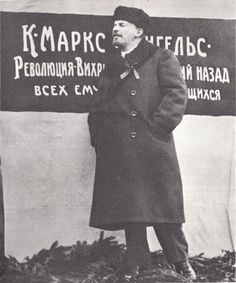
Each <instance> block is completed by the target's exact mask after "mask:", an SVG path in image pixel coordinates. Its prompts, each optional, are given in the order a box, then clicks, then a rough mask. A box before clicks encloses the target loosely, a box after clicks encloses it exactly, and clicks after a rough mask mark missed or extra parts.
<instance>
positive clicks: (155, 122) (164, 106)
mask: <svg viewBox="0 0 236 283" xmlns="http://www.w3.org/2000/svg"><path fill="white" fill-rule="evenodd" d="M158 79H159V84H160V88H161V93H162V95H163V98H162V101H161V103H160V105H159V107H158V109H157V110H156V111H155V112H154V114H153V117H152V126H153V127H154V128H155V130H156V132H157V133H159V134H160V135H161V136H166V135H168V134H170V133H171V132H172V131H173V130H174V129H175V127H176V126H177V125H178V124H179V123H180V122H181V120H182V118H183V115H184V112H185V109H186V104H187V98H188V96H187V87H186V83H185V81H184V79H183V76H182V73H181V68H180V64H179V61H178V59H177V58H176V56H175V55H174V53H173V52H172V51H170V50H164V54H163V56H162V57H161V58H160V62H159V68H158Z"/></svg>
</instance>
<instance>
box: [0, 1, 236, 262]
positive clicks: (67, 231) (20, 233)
mask: <svg viewBox="0 0 236 283" xmlns="http://www.w3.org/2000/svg"><path fill="white" fill-rule="evenodd" d="M116 2H117V1H109V0H100V1H95V0H93V1H91V0H90V1H88V0H87V1H86V0H80V1H75V0H74V1H71V0H70V1H68V0H67V1H65V0H61V1H54V0H53V1H42V0H41V1H39V0H35V1H0V4H1V10H2V11H12V12H44V13H45V12H50V13H73V14H74V13H77V14H95V15H103V14H104V15H111V14H112V13H113V11H114V8H115V7H116V6H117V4H116ZM206 2H207V3H206ZM58 3H60V4H58ZM78 3H79V4H78ZM119 5H127V6H136V7H141V8H143V9H145V10H146V11H147V12H148V13H149V14H150V15H151V16H156V17H188V18H191V17H193V18H222V19H232V18H234V15H235V7H234V1H227V3H226V2H225V1H219V0H214V1H213V0H211V1H203V0H202V1H195V0H179V1H176V0H152V1H151V0H150V1H148V0H146V1H145V0H139V1H138V0H133V1H131V0H126V1H125V0H124V1H119ZM9 95H10V94H9ZM234 123H235V117H232V116H227V117H226V116H220V117H211V116H194V115H186V116H185V117H184V120H183V122H182V123H181V125H180V126H179V127H178V128H177V129H176V130H175V138H176V146H177V152H178V156H179V161H180V166H181V169H182V177H183V184H184V194H185V207H186V220H187V223H186V225H185V230H186V233H187V237H188V240H189V245H190V254H191V255H194V254H198V253H201V252H205V254H206V255H208V256H213V255H219V254H220V253H221V249H225V250H232V249H233V248H234V246H233V240H232V239H233V238H234V235H233V232H234V225H233V224H234V222H233V215H234V213H233V208H234V203H233V201H234V199H235V197H234V172H233V168H234V164H233V161H234V154H233V152H234ZM0 133H1V136H0V137H1V140H0V145H1V148H0V156H1V159H2V175H3V187H4V201H5V219H6V223H5V225H6V254H11V255H13V256H16V257H17V258H19V259H22V258H23V257H25V256H27V255H29V256H30V255H32V254H33V253H35V252H38V251H39V250H40V249H42V248H47V247H49V246H50V245H51V244H52V242H53V241H55V240H58V241H59V242H60V244H62V245H70V244H74V243H75V242H76V241H77V240H88V241H89V242H91V241H93V240H95V239H97V237H98V235H99V232H100V231H99V230H97V229H92V228H89V227H88V222H89V211H90V206H91V197H92V187H93V178H94V165H95V154H94V150H93V148H92V147H90V141H89V134H88V128H87V114H69V113H48V112H44V113H40V112H31V113H30V112H20V113H14V112H2V113H0ZM105 234H106V235H110V233H107V232H106V233H105ZM116 235H117V236H118V237H119V239H121V240H123V233H122V232H120V233H117V234H116ZM149 242H150V244H151V248H152V249H157V248H158V245H157V240H156V239H155V236H154V234H153V231H152V229H149Z"/></svg>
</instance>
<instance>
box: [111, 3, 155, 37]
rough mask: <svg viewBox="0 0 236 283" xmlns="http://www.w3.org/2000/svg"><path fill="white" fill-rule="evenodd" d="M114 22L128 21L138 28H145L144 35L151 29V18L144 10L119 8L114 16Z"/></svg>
mask: <svg viewBox="0 0 236 283" xmlns="http://www.w3.org/2000/svg"><path fill="white" fill-rule="evenodd" d="M112 19H113V22H114V21H118V20H124V21H128V22H130V23H132V24H135V25H136V27H138V28H143V30H144V33H146V31H147V30H148V28H149V24H150V18H149V15H148V14H146V13H145V12H144V11H143V10H142V9H138V8H133V7H125V6H118V7H117V8H116V9H115V11H114V15H113V18H112Z"/></svg>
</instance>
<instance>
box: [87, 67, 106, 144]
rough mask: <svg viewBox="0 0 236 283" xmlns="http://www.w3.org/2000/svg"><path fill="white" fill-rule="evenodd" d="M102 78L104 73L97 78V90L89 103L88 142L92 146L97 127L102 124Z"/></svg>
mask: <svg viewBox="0 0 236 283" xmlns="http://www.w3.org/2000/svg"><path fill="white" fill-rule="evenodd" d="M103 80H104V73H102V74H101V77H100V79H99V82H98V92H97V94H96V97H95V98H94V99H93V101H92V102H91V104H90V105H89V115H88V126H89V134H90V143H91V145H92V146H93V147H95V141H96V132H97V129H98V128H99V127H100V126H101V125H102V121H101V114H99V113H101V110H102V103H103V88H102V86H103Z"/></svg>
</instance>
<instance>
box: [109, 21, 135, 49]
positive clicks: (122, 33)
mask: <svg viewBox="0 0 236 283" xmlns="http://www.w3.org/2000/svg"><path fill="white" fill-rule="evenodd" d="M137 37H140V29H139V28H137V27H136V26H135V25H134V24H132V23H130V22H128V21H124V20H118V21H115V22H114V24H113V29H112V38H113V40H112V45H114V46H119V47H120V48H121V49H125V48H127V47H128V46H129V45H130V44H132V41H134V40H135V39H136V38H137Z"/></svg>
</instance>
